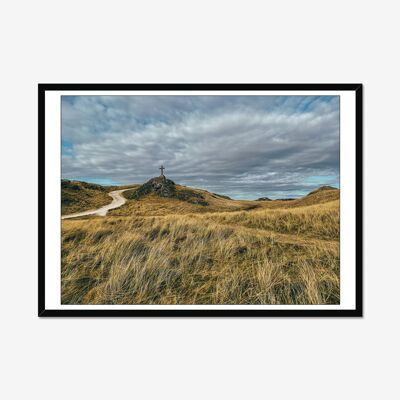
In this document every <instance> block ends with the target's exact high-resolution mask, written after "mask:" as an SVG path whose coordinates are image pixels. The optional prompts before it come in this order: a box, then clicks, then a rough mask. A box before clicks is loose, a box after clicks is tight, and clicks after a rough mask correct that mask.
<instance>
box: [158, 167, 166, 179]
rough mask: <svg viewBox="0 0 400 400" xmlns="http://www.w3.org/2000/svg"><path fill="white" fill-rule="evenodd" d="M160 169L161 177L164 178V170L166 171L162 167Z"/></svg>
mask: <svg viewBox="0 0 400 400" xmlns="http://www.w3.org/2000/svg"><path fill="white" fill-rule="evenodd" d="M159 169H161V176H164V169H165V168H164V166H163V165H161V167H160V168H159Z"/></svg>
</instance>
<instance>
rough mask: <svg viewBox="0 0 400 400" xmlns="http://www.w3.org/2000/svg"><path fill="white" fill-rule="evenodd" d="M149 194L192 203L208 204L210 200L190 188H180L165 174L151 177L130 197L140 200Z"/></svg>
mask: <svg viewBox="0 0 400 400" xmlns="http://www.w3.org/2000/svg"><path fill="white" fill-rule="evenodd" d="M148 194H156V195H157V196H160V197H169V198H175V199H178V200H182V201H186V202H188V203H192V204H198V205H201V206H208V202H207V201H206V200H205V199H204V196H203V195H201V194H200V193H197V192H195V191H192V190H189V189H182V188H180V189H179V190H178V189H177V187H176V185H175V182H173V181H171V180H170V179H167V178H166V177H165V176H158V177H156V178H152V179H150V180H149V181H147V182H146V183H144V184H143V185H141V186H140V187H139V188H138V189H136V191H135V192H134V193H132V195H130V196H129V198H131V199H135V200H138V199H140V198H142V197H144V196H146V195H148Z"/></svg>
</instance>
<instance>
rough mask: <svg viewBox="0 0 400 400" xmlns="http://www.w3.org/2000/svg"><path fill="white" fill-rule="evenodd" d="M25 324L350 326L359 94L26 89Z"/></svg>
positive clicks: (354, 89) (179, 87)
mask: <svg viewBox="0 0 400 400" xmlns="http://www.w3.org/2000/svg"><path fill="white" fill-rule="evenodd" d="M38 95H39V288H38V290H39V299H38V301H39V316H41V317H47V316H49V317H52V316H55V317H61V316H107V317H109V316H139V317H142V316H146V317H147V316H149V317H152V316H154V317H156V316H165V317H167V316H176V317H179V316H182V317H188V316H190V317H197V316H203V317H225V316H229V317H236V316H237V317H256V316H260V317H266V316H272V317H298V316H309V317H358V316H362V85H361V84H39V87H38Z"/></svg>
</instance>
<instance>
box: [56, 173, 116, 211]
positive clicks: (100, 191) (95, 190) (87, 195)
mask: <svg viewBox="0 0 400 400" xmlns="http://www.w3.org/2000/svg"><path fill="white" fill-rule="evenodd" d="M107 193H108V189H107V188H105V187H103V186H101V185H96V184H94V183H87V182H81V181H71V180H68V179H62V180H61V213H62V214H63V215H65V214H72V213H74V212H78V211H85V210H91V209H95V208H99V207H102V206H104V205H106V204H108V203H110V202H111V200H112V199H111V198H110V196H109V195H108V194H107Z"/></svg>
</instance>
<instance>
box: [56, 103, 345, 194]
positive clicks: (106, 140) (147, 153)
mask: <svg viewBox="0 0 400 400" xmlns="http://www.w3.org/2000/svg"><path fill="white" fill-rule="evenodd" d="M61 103H62V135H61V137H62V177H63V178H66V179H78V180H84V181H87V182H94V183H100V184H126V183H143V182H145V181H147V180H148V179H150V178H152V177H154V176H157V175H159V172H160V171H159V169H158V167H159V166H160V164H164V166H165V168H166V170H165V175H166V176H167V177H168V178H170V179H172V180H173V181H175V183H179V184H183V185H188V186H193V187H198V188H203V189H206V190H209V191H211V192H216V193H220V194H225V195H228V196H231V197H232V198H237V199H255V198H258V197H263V196H267V197H271V198H285V197H297V196H301V195H304V194H306V193H308V192H309V191H311V190H313V189H315V188H317V187H319V186H321V185H332V186H336V187H339V97H337V96H62V101H61Z"/></svg>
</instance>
